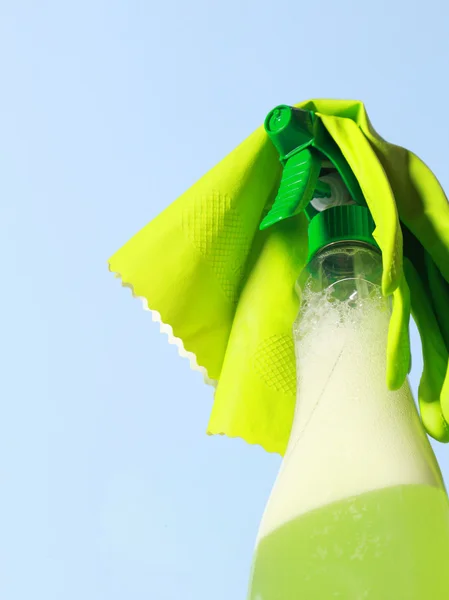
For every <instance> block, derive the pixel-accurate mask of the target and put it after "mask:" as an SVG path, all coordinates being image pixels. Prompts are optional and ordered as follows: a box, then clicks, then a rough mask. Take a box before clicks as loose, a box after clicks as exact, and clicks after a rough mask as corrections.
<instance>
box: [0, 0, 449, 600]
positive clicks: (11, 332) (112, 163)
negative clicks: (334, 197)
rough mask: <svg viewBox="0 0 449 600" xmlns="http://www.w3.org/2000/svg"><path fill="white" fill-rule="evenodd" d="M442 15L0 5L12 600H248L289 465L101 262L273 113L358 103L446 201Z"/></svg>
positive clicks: (0, 570) (6, 516)
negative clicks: (230, 428)
mask: <svg viewBox="0 0 449 600" xmlns="http://www.w3.org/2000/svg"><path fill="white" fill-rule="evenodd" d="M447 7H448V4H447V3H445V2H443V1H442V0H441V2H438V1H435V0H428V2H426V3H425V5H423V4H418V3H416V4H413V3H409V2H401V1H397V2H394V1H391V0H390V1H388V2H385V1H378V2H375V3H374V2H359V1H357V2H352V1H350V0H340V1H339V2H332V1H331V0H328V1H321V2H320V1H316V2H313V3H304V2H289V3H285V4H284V5H282V4H275V3H274V2H266V1H263V0H259V1H258V2H255V1H253V0H241V1H237V0H229V1H227V2H218V3H217V2H210V1H209V0H191V1H190V2H181V1H180V0H178V1H175V2H160V3H159V2H152V1H147V2H144V1H137V0H126V1H125V0H122V1H118V0H109V1H106V0H103V1H101V0H89V1H87V0H78V1H77V2H72V1H64V2H61V1H60V2H57V1H56V0H55V1H48V0H47V1H45V0H42V1H40V2H31V1H30V2H25V1H23V0H14V1H13V0H10V1H9V2H8V1H7V0H3V1H1V2H0V75H1V88H0V89H1V92H0V152H1V157H0V158H1V162H0V203H1V204H0V205H1V211H0V228H1V231H0V252H1V254H0V255H1V257H2V265H1V277H2V283H3V286H2V299H1V312H0V314H1V319H2V325H1V344H0V351H1V364H2V388H1V389H2V402H1V407H2V410H1V418H0V597H1V598H2V600H25V599H26V600H28V599H30V598H33V599H34V600H39V599H41V598H42V599H45V600H61V599H64V600H72V599H73V600H79V599H80V598H83V600H103V599H104V600H123V599H125V598H126V599H128V598H129V599H132V600H140V599H144V598H145V599H151V600H153V599H154V600H181V599H182V600H210V598H214V600H229V599H230V598H232V599H243V598H244V597H245V594H246V585H247V579H248V573H249V567H250V562H251V554H252V549H253V544H254V540H255V536H256V532H257V527H258V523H259V520H260V517H261V513H262V511H263V508H264V505H265V502H266V499H267V496H268V494H269V491H270V488H271V485H272V483H273V481H274V478H275V475H276V472H277V469H278V467H279V464H280V459H279V457H277V456H272V455H268V454H265V453H264V452H263V451H261V450H260V449H259V448H254V447H249V446H246V445H245V444H244V443H243V442H242V441H239V440H228V439H226V438H208V437H207V436H206V435H205V429H206V425H207V421H208V415H209V412H210V408H211V404H212V399H213V398H212V390H211V388H207V387H206V386H204V385H203V384H202V378H201V376H200V374H198V373H192V372H190V370H189V365H188V361H186V360H183V359H180V358H178V357H177V351H176V349H175V348H174V347H172V346H169V345H168V344H167V343H166V338H165V336H161V335H159V333H158V326H157V325H155V324H153V323H152V321H151V318H150V316H149V314H148V313H146V312H144V311H143V310H142V308H141V304H140V302H138V301H135V300H133V299H132V298H131V295H130V293H129V290H123V289H121V287H120V285H119V284H118V283H117V281H116V280H115V279H114V278H113V277H112V276H111V275H110V274H109V273H108V271H107V266H106V261H107V259H108V257H109V256H110V255H111V254H112V253H113V252H115V251H116V250H117V249H118V248H119V247H120V246H121V245H122V244H123V243H125V242H126V241H127V240H128V239H129V238H130V237H131V236H132V235H133V234H134V233H135V232H136V231H137V230H139V229H140V228H141V227H142V226H143V225H145V224H146V223H147V222H148V221H149V220H150V219H151V218H152V217H154V216H155V215H156V214H158V213H159V212H160V211H161V210H162V209H163V208H164V207H166V206H167V205H168V204H169V203H170V202H171V201H172V200H174V199H175V198H176V197H177V196H178V195H180V194H181V193H182V192H183V191H184V190H185V189H186V188H187V187H189V186H190V185H191V184H192V183H193V182H195V181H196V180H197V179H198V178H199V177H200V176H201V175H202V174H203V173H205V172H206V171H207V170H208V169H209V168H210V167H212V166H213V165H214V164H215V163H216V162H218V161H219V160H220V159H221V158H222V157H223V156H224V155H225V154H227V153H228V152H229V151H230V150H232V149H233V148H234V147H235V146H236V145H237V144H238V143H239V142H240V141H241V140H242V139H243V138H245V137H246V135H248V134H249V133H250V132H251V131H252V130H253V129H255V128H256V127H257V126H258V125H259V124H260V123H261V122H262V121H263V119H264V117H265V114H266V113H267V112H268V110H269V109H271V108H272V107H273V106H275V105H276V104H279V103H294V102H297V101H300V100H303V99H307V98H310V97H320V96H321V97H337V98H338V97H346V98H357V99H361V100H364V101H365V102H366V105H367V108H368V110H369V114H370V117H371V119H372V121H373V123H374V125H375V127H376V129H377V130H378V131H379V132H380V133H381V134H382V135H383V136H384V137H385V138H387V139H388V140H390V141H393V142H397V143H399V144H401V145H404V146H406V147H408V148H410V149H412V150H414V151H416V152H417V153H418V154H419V155H420V156H421V157H422V158H423V159H424V160H425V161H426V162H427V163H428V164H429V165H430V166H431V168H432V169H433V170H434V172H435V173H436V174H437V176H438V177H439V178H440V181H441V182H442V184H443V186H444V187H445V188H446V189H449V172H448V167H447V165H448V145H447V140H448V138H449V124H448V119H447V114H446V113H445V110H446V106H445V104H444V101H445V99H446V98H447V93H448V87H447V65H448V64H449V42H448V35H447V23H448V19H449V13H448V8H447ZM439 99H441V100H439ZM413 340H414V343H413V346H414V347H413V352H414V368H413V372H412V376H411V381H412V386H413V389H414V390H415V391H416V389H417V384H418V378H419V373H420V368H421V357H420V346H419V343H418V341H417V337H416V334H415V333H413ZM174 415H176V418H174ZM436 452H437V455H438V458H439V460H440V463H441V466H442V469H443V471H444V473H445V475H446V478H448V477H449V459H448V453H447V447H443V446H439V447H436Z"/></svg>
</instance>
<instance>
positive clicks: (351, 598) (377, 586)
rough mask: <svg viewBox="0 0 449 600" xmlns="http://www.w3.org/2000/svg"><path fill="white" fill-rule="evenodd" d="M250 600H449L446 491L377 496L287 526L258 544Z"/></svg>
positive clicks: (415, 489) (408, 489)
mask: <svg viewBox="0 0 449 600" xmlns="http://www.w3.org/2000/svg"><path fill="white" fill-rule="evenodd" d="M423 506H425V511H423V510H422V507H423ZM249 598H250V600H300V599H301V600H302V599H304V600H306V599H307V600H309V599H310V600H331V599H334V598H338V599H340V600H362V599H363V600H365V599H367V600H368V599H369V600H422V599H424V598H427V599H429V600H447V598H449V510H448V500H447V496H446V494H445V492H444V491H443V490H441V489H438V488H436V487H432V486H427V485H401V486H396V487H391V488H387V489H383V490H376V491H374V492H368V493H366V494H362V495H360V496H357V497H354V498H347V499H345V500H340V501H338V502H334V503H332V504H330V505H328V506H324V507H322V508H318V509H316V510H313V511H311V512H309V513H307V514H305V515H302V516H300V517H298V518H297V519H295V520H293V521H290V522H288V523H286V524H285V525H282V526H281V527H279V529H277V530H276V531H273V532H272V533H270V534H269V535H268V536H267V537H266V538H263V539H262V540H261V541H260V543H259V545H258V548H257V552H256V556H255V562H254V567H253V575H252V586H251V594H250V597H249Z"/></svg>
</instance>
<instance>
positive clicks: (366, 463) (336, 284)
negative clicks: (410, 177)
mask: <svg viewBox="0 0 449 600" xmlns="http://www.w3.org/2000/svg"><path fill="white" fill-rule="evenodd" d="M381 273H382V265H381V257H380V255H379V254H378V253H377V252H376V251H375V250H374V249H371V248H369V247H367V246H363V245H360V244H352V245H351V244H347V243H346V244H336V245H335V246H333V247H329V248H327V249H324V250H322V251H320V252H319V253H318V254H317V255H316V256H315V258H314V259H313V260H312V261H311V262H310V263H309V265H308V267H307V269H306V271H305V272H304V273H303V274H302V276H301V278H300V288H301V296H302V301H301V310H300V314H299V317H298V319H297V321H296V323H295V326H294V338H295V349H296V359H297V378H298V385H297V402H296V410H295V416H294V422H293V427H292V432H291V435H290V440H289V444H288V447H287V451H286V454H285V456H284V460H283V463H282V466H281V469H280V472H279V474H278V478H277V480H276V483H275V486H274V488H273V491H272V494H271V497H270V499H269V502H268V505H267V508H266V511H265V514H264V517H263V520H262V524H261V528H260V531H259V537H258V541H257V547H256V553H255V560H254V564H253V573H252V583H251V589H250V596H249V597H250V599H251V600H277V599H279V600H290V599H292V600H293V599H296V598H302V597H304V598H314V599H316V600H320V599H321V598H323V599H324V598H326V599H327V598H334V597H335V598H342V599H345V600H346V599H347V600H349V599H352V598H354V599H356V598H376V599H377V598H390V597H391V598H404V599H405V598H407V599H410V600H413V599H416V600H421V599H422V600H424V599H425V598H433V599H435V600H438V599H439V598H441V599H443V598H446V597H447V594H448V590H449V569H448V566H449V503H448V499H447V495H446V492H445V489H444V484H443V481H442V478H441V473H440V470H439V468H438V464H437V462H436V459H435V456H434V454H433V451H432V449H431V446H430V444H429V441H428V439H427V436H426V435H425V432H424V430H423V427H422V425H421V422H420V419H419V416H418V413H417V411H416V407H415V404H414V401H413V397H412V394H411V391H410V388H409V385H408V382H406V383H405V384H404V386H403V387H402V388H401V389H400V390H398V391H395V392H391V391H388V390H387V388H386V384H385V379H386V378H385V372H386V342H387V333H388V324H389V318H390V311H389V306H388V303H387V301H386V300H385V299H384V298H383V297H382V295H381V291H380V281H381Z"/></svg>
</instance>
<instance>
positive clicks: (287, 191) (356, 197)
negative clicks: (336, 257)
mask: <svg viewBox="0 0 449 600" xmlns="http://www.w3.org/2000/svg"><path fill="white" fill-rule="evenodd" d="M265 131H266V132H267V134H268V136H269V137H270V139H271V141H272V142H273V144H274V146H275V148H276V149H277V151H278V152H279V156H280V161H281V163H282V165H283V166H284V169H283V173H282V179H281V183H280V186H279V190H278V193H277V196H276V199H275V201H274V204H273V206H272V208H271V210H270V212H269V213H268V214H267V216H266V217H265V218H264V219H263V221H262V223H261V224H260V229H266V228H267V227H270V226H271V225H274V224H275V223H277V222H278V221H282V220H283V219H287V218H289V217H293V216H294V215H297V214H299V213H300V212H302V211H303V210H304V211H305V212H306V214H307V217H308V218H309V220H311V219H312V218H313V217H314V216H316V215H317V214H318V212H320V211H321V210H322V209H324V208H328V207H331V206H337V205H341V204H352V203H355V204H358V205H361V206H366V202H365V199H364V197H363V194H362V190H361V189H360V185H359V183H358V181H357V179H356V178H355V176H354V174H353V172H352V170H351V168H350V167H349V165H348V163H347V162H346V159H345V157H344V156H343V154H342V152H341V150H340V148H339V147H338V146H337V144H336V143H335V142H334V140H333V139H332V138H331V136H330V135H329V133H328V132H327V130H326V128H325V127H324V125H323V123H322V122H321V121H320V120H319V119H318V118H317V117H316V115H315V113H314V112H312V111H309V110H303V109H299V108H293V107H290V106H285V105H281V106H278V107H276V108H274V109H273V110H272V111H271V112H270V113H269V114H268V116H267V118H266V119H265ZM332 170H334V171H337V173H338V174H339V175H340V177H341V180H339V178H338V176H337V177H335V176H334V175H333V174H332ZM323 172H324V175H323V177H321V178H320V174H323ZM321 199H322V200H323V201H322V202H320V200H321ZM326 199H327V201H326Z"/></svg>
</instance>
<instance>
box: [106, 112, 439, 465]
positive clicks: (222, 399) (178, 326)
mask: <svg viewBox="0 0 449 600" xmlns="http://www.w3.org/2000/svg"><path fill="white" fill-rule="evenodd" d="M298 107H299V108H302V109H304V110H307V111H312V112H313V113H314V114H315V115H316V118H317V119H318V120H319V121H320V122H321V123H322V125H323V126H324V128H325V129H326V131H327V132H328V134H329V135H330V137H331V138H332V140H333V144H334V145H335V146H336V147H337V149H338V152H340V153H341V154H342V155H343V156H344V158H345V160H346V161H347V163H348V165H349V166H350V169H351V172H352V173H353V175H354V176H355V178H356V180H357V182H358V185H359V186H360V189H361V192H362V193H363V197H364V199H365V201H366V204H367V205H368V208H369V209H370V211H371V213H372V216H373V218H374V221H375V223H376V230H375V232H374V237H375V239H376V241H377V243H378V245H379V247H380V249H381V251H382V259H383V281H382V288H383V293H384V294H385V295H387V296H390V295H392V296H393V313H392V317H391V321H390V331H389V340H388V356H387V365H388V367H387V385H388V387H389V388H390V389H396V388H398V387H400V386H401V385H402V383H403V381H404V379H405V377H406V375H407V373H408V371H409V368H410V347H409V339H408V323H409V317H410V306H411V309H412V312H413V315H414V317H415V319H416V320H417V323H418V328H419V331H420V335H421V339H422V344H423V353H424V370H423V376H422V380H421V384H420V392H419V403H420V407H421V415H422V419H423V423H424V425H425V427H426V428H427V431H428V433H429V434H430V435H432V436H434V437H435V438H436V439H439V440H441V441H448V436H447V421H448V419H449V376H448V374H447V362H448V361H447V344H448V330H449V323H448V318H447V317H446V312H447V308H448V303H447V302H448V301H447V294H448V285H449V284H448V282H449V206H448V203H447V199H446V197H445V195H444V192H443V190H442V189H441V187H440V185H439V184H438V182H437V180H436V178H435V176H434V175H433V174H432V172H431V171H430V170H429V169H428V168H427V167H426V166H425V165H424V164H423V163H422V161H420V159H419V158H417V157H416V156H415V155H413V154H412V153H410V152H409V151H407V150H405V149H404V148H400V147H398V146H394V145H392V144H389V143H387V142H386V141H385V140H383V139H382V138H381V137H380V136H379V135H378V134H377V133H376V132H375V131H374V129H373V128H372V126H371V124H370V122H369V120H368V116H367V114H366V112H365V108H364V106H363V104H362V103H360V102H356V101H337V100H312V101H309V102H304V103H302V104H300V105H298ZM282 174H283V170H282V166H281V164H280V162H279V154H278V153H277V151H276V149H275V148H274V146H273V144H272V143H271V141H270V139H269V138H268V137H267V135H266V133H265V130H264V129H263V128H262V127H261V128H260V129H258V130H257V131H256V132H255V133H254V134H252V135H251V136H250V137H249V138H248V139H247V140H245V141H244V142H243V143H242V144H241V145H240V146H239V147H237V148H236V149H235V150H234V151H233V152H231V154H230V155H229V156H227V157H226V158H225V159H224V160H223V161H221V162H220V163H219V164H218V165H217V166H216V167H214V168H213V169H212V170H211V171H210V172H209V173H207V174H206V175H205V176H204V177H203V178H202V179H201V180H200V181H199V182H198V183H196V184H195V185H194V186H193V187H192V188H190V189H189V190H188V191H187V192H186V193H185V194H183V195H182V196H181V197H180V198H179V199H178V200H176V201H175V202H174V203H173V204H171V205H170V206H169V207H168V208H167V209H166V210H165V211H163V212H162V213H161V214H160V215H159V216H158V217H157V218H156V219H154V220H153V221H152V222H150V223H149V224H148V225H147V226H146V227H144V229H142V230H141V231H140V232H139V233H138V234H137V235H135V236H134V237H133V238H132V239H131V240H130V241H129V242H128V243H126V244H125V245H124V246H123V248H121V249H120V250H119V251H118V252H117V253H116V254H114V256H113V257H112V258H111V259H110V264H109V266H110V270H111V271H113V272H115V273H116V274H117V275H118V276H120V277H121V279H122V283H123V285H125V286H127V287H131V288H132V290H133V292H134V295H136V296H139V297H141V298H143V300H144V302H145V304H146V305H147V306H148V307H149V308H150V309H151V310H152V311H153V317H154V318H155V319H157V320H158V321H160V322H161V330H162V331H164V332H165V333H167V334H168V335H169V340H170V341H171V342H172V343H175V344H177V345H178V347H179V348H180V352H181V354H183V355H186V356H187V357H188V358H189V359H190V361H191V364H192V366H193V367H194V368H197V369H199V370H201V371H202V372H203V374H204V376H205V379H206V381H207V382H209V383H213V384H214V385H215V387H216V390H215V400H214V405H213V409H212V414H211V418H210V422H209V427H208V433H210V434H226V435H228V436H231V437H236V436H239V437H242V438H243V439H245V440H247V441H248V442H249V443H254V444H260V445H262V446H263V447H264V448H265V449H266V450H268V451H270V452H279V453H281V454H283V452H284V451H285V448H286V445H287V442H288V438H289V435H290V429H291V424H292V419H293V411H294V406H295V401H296V377H295V359H294V350H293V340H292V333H291V328H292V323H293V321H294V319H295V317H296V314H297V310H298V299H297V296H296V294H295V291H294V284H295V280H296V278H297V277H298V275H299V273H300V271H301V270H302V268H303V267H304V265H305V262H306V260H307V218H306V216H305V215H304V213H300V214H297V215H294V216H292V218H290V219H287V220H286V221H283V222H281V223H279V224H276V225H275V226H273V227H270V228H269V229H267V230H265V231H260V230H259V226H260V224H261V222H262V221H263V219H264V218H265V217H266V215H267V214H268V212H269V209H270V208H271V206H272V204H273V201H274V199H275V197H276V194H277V190H278V188H279V184H280V181H281V177H282ZM323 193H325V190H324V191H323ZM403 240H404V243H403ZM425 253H427V254H428V255H429V259H427V261H426V259H425ZM403 256H405V257H406V258H407V260H406V261H405V269H404V268H403ZM423 257H424V258H423ZM410 265H411V266H410ZM422 282H424V283H422ZM445 352H446V353H445ZM174 418H176V410H174Z"/></svg>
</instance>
